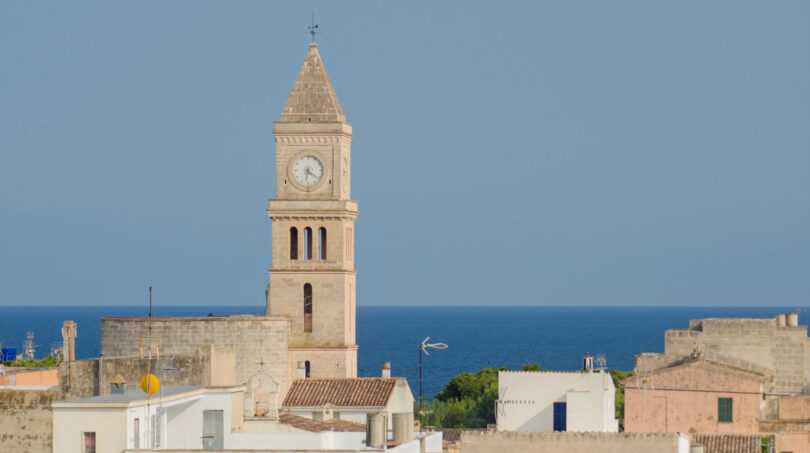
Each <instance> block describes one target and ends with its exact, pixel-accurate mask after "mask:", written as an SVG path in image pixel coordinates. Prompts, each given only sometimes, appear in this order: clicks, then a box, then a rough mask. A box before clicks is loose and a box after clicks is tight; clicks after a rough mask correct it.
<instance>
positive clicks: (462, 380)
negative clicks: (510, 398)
mask: <svg viewBox="0 0 810 453" xmlns="http://www.w3.org/2000/svg"><path fill="white" fill-rule="evenodd" d="M501 369H505V368H500V369H499V368H484V369H482V370H480V371H478V372H477V373H466V372H465V373H460V374H457V375H456V376H455V377H454V378H453V379H450V382H448V383H447V385H445V386H444V388H443V389H442V391H441V392H439V394H438V395H436V399H437V400H439V401H445V402H446V401H450V400H463V399H476V398H478V397H480V396H481V395H483V394H484V392H485V391H486V390H487V389H488V388H490V387H491V386H492V385H493V384H494V385H495V389H496V390H497V388H498V371H500V370H501Z"/></svg>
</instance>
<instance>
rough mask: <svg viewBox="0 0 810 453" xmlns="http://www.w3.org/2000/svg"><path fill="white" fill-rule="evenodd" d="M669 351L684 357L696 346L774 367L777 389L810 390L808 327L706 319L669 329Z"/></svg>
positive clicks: (761, 321) (766, 322) (791, 390)
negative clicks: (683, 328) (682, 327)
mask: <svg viewBox="0 0 810 453" xmlns="http://www.w3.org/2000/svg"><path fill="white" fill-rule="evenodd" d="M665 341H666V345H665V354H666V355H667V356H670V357H680V356H686V355H689V354H691V353H692V352H693V351H695V350H696V349H698V350H702V352H704V353H706V354H716V355H718V356H725V357H729V358H733V359H737V360H741V361H745V362H750V363H752V364H755V365H758V366H760V367H764V368H769V369H772V370H774V389H773V390H774V392H776V393H800V392H803V391H805V390H810V372H808V366H810V363H808V362H807V360H810V340H808V338H807V326H799V327H779V326H778V325H777V323H776V320H775V319H738V318H719V319H703V320H696V321H692V322H691V323H690V328H689V330H668V331H667V332H666V340H665Z"/></svg>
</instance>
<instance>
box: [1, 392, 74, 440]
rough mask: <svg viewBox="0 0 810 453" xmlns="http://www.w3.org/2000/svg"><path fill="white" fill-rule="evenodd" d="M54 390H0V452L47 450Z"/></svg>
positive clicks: (54, 397)
mask: <svg viewBox="0 0 810 453" xmlns="http://www.w3.org/2000/svg"><path fill="white" fill-rule="evenodd" d="M59 398H60V395H59V393H58V392H55V391H21V390H0V452H3V453H51V449H52V439H53V411H52V409H51V402H53V401H54V400H55V399H59Z"/></svg>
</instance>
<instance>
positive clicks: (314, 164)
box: [292, 156, 323, 188]
mask: <svg viewBox="0 0 810 453" xmlns="http://www.w3.org/2000/svg"><path fill="white" fill-rule="evenodd" d="M292 176H293V178H295V182H297V183H298V184H300V185H301V186H304V187H306V188H310V187H312V186H314V185H315V184H318V182H319V181H320V180H321V178H322V177H323V164H322V163H321V161H320V160H319V159H318V158H317V157H315V156H302V157H299V158H298V159H296V160H295V161H294V162H293V164H292Z"/></svg>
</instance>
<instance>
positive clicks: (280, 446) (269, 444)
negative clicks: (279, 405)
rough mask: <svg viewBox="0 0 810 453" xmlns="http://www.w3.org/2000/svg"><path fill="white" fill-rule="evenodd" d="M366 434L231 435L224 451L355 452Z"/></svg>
mask: <svg viewBox="0 0 810 453" xmlns="http://www.w3.org/2000/svg"><path fill="white" fill-rule="evenodd" d="M365 439H366V433H364V432H362V433H357V432H332V431H324V432H321V433H312V432H297V433H292V432H290V433H284V432H272V433H232V434H231V436H230V441H229V443H226V444H225V448H226V449H231V450H237V449H245V450H260V449H273V450H287V449H291V450H324V449H327V450H355V449H363V448H365Z"/></svg>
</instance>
